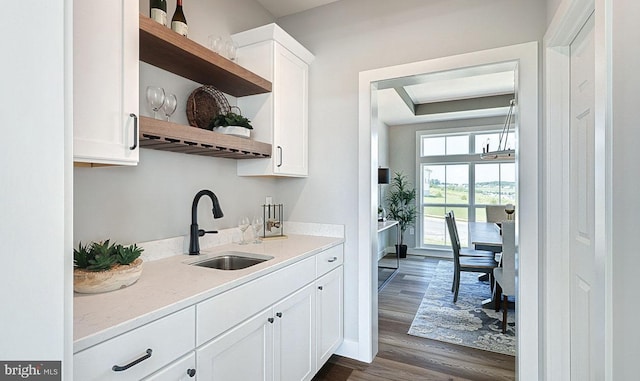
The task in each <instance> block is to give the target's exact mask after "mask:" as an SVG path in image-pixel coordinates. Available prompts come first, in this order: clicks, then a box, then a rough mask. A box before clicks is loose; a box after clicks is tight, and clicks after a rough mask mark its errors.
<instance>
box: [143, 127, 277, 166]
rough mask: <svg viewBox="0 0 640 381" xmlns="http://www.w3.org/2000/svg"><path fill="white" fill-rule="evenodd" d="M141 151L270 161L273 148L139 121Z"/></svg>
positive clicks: (194, 130) (216, 134)
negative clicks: (155, 150) (142, 149)
mask: <svg viewBox="0 0 640 381" xmlns="http://www.w3.org/2000/svg"><path fill="white" fill-rule="evenodd" d="M139 135H140V147H142V148H151V149H157V150H162V151H172V152H181V153H186V154H191V155H203V156H214V157H226V158H231V159H261V158H269V157H271V144H268V143H263V142H257V141H255V140H251V139H244V138H239V137H237V136H231V135H225V134H220V133H217V132H213V131H208V130H203V129H201V128H197V127H191V126H184V125H181V124H175V123H171V122H165V121H164V120H158V119H153V118H149V117H146V116H141V117H140V133H139Z"/></svg>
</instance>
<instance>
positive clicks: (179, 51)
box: [140, 14, 271, 97]
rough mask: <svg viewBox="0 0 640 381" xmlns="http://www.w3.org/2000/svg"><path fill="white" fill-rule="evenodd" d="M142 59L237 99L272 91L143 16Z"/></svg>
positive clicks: (242, 70)
mask: <svg viewBox="0 0 640 381" xmlns="http://www.w3.org/2000/svg"><path fill="white" fill-rule="evenodd" d="M140 60H141V61H143V62H146V63H148V64H150V65H153V66H156V67H159V68H161V69H164V70H167V71H169V72H172V73H174V74H177V75H179V76H181V77H184V78H188V79H191V80H193V81H195V82H198V83H202V84H206V85H213V86H215V87H216V88H217V89H218V90H220V91H222V92H223V93H227V94H230V95H233V96H235V97H243V96H247V95H254V94H262V93H268V92H271V82H269V81H267V80H266V79H264V78H262V77H260V76H258V75H257V74H254V73H252V72H250V71H249V70H247V69H245V68H243V67H242V66H240V65H238V64H236V63H235V62H232V61H230V60H228V59H226V58H224V57H222V56H221V55H219V54H217V53H215V52H213V51H211V50H209V49H207V48H206V47H204V46H202V45H200V44H198V43H196V42H193V41H191V40H189V39H188V38H186V37H184V36H181V35H179V34H178V33H175V32H174V31H172V30H171V29H169V28H167V27H165V26H163V25H160V24H158V23H157V22H155V21H153V20H152V19H150V18H149V17H147V16H145V15H142V14H141V15H140Z"/></svg>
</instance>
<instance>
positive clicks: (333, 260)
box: [329, 257, 338, 263]
mask: <svg viewBox="0 0 640 381" xmlns="http://www.w3.org/2000/svg"><path fill="white" fill-rule="evenodd" d="M337 260H338V257H333V258H331V259H329V263H331V262H335V261H337Z"/></svg>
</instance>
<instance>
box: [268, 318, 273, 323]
mask: <svg viewBox="0 0 640 381" xmlns="http://www.w3.org/2000/svg"><path fill="white" fill-rule="evenodd" d="M267 320H268V321H269V323H271V324H273V321H274V320H275V319H274V318H268V319H267Z"/></svg>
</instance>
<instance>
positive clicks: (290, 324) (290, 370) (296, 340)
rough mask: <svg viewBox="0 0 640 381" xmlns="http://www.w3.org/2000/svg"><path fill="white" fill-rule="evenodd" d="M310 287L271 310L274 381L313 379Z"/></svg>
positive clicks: (311, 288) (314, 362)
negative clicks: (273, 318) (272, 314)
mask: <svg viewBox="0 0 640 381" xmlns="http://www.w3.org/2000/svg"><path fill="white" fill-rule="evenodd" d="M313 286H314V285H313V284H309V285H308V286H306V287H304V288H302V289H301V290H299V291H297V292H295V293H294V294H292V295H291V296H289V297H287V298H285V299H284V300H282V301H281V302H279V303H278V304H276V305H275V306H274V307H273V311H274V315H275V316H276V324H275V327H274V329H275V331H274V356H275V358H274V366H275V369H274V371H275V377H274V379H275V380H281V381H302V380H310V379H311V378H313V376H314V374H315V371H316V368H315V366H316V361H315V346H316V343H315V293H314V289H313Z"/></svg>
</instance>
